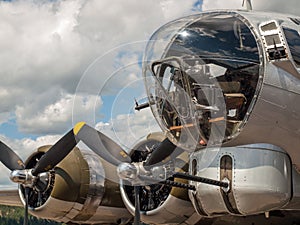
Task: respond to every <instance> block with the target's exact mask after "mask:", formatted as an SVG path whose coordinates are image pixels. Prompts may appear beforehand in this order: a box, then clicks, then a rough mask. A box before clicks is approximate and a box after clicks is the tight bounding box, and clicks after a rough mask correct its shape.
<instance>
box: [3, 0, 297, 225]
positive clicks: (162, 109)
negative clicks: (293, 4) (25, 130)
mask: <svg viewBox="0 0 300 225" xmlns="http://www.w3.org/2000/svg"><path fill="white" fill-rule="evenodd" d="M245 4H246V5H247V9H246V10H218V11H207V12H202V13H200V14H195V15H190V16H187V17H183V18H179V19H177V20H174V21H171V22H169V23H167V24H165V25H163V26H162V27H160V28H159V29H158V30H157V31H156V32H155V33H154V34H153V35H152V37H151V38H150V40H149V43H148V45H147V47H146V50H145V54H144V60H143V61H144V65H143V76H144V81H145V87H146V91H147V95H148V102H146V103H144V104H140V105H139V104H137V105H136V109H137V110H142V109H143V108H145V107H150V108H151V110H152V112H153V115H154V116H155V118H156V120H157V122H158V124H159V125H160V127H161V129H162V133H152V134H149V136H148V137H147V138H146V139H145V140H143V141H142V142H140V143H138V144H137V145H136V146H134V147H133V148H132V150H131V151H130V152H126V151H124V150H123V149H122V148H121V147H120V146H119V145H118V144H117V143H116V142H114V141H113V140H112V139H110V138H109V137H107V136H105V135H104V134H103V133H101V132H99V131H97V130H95V129H94V128H92V127H91V126H89V125H87V124H86V123H84V122H79V123H77V124H76V125H75V126H74V128H73V129H72V130H70V131H69V132H67V133H66V134H65V135H64V136H63V137H62V138H61V139H60V140H59V141H58V142H57V143H55V144H54V145H53V146H42V147H40V148H38V149H37V150H36V151H34V152H33V153H32V155H31V156H30V157H29V158H28V159H27V160H26V161H25V162H23V160H22V159H21V158H20V157H19V156H18V155H17V154H16V153H15V152H14V151H13V150H12V149H10V148H9V147H8V146H7V145H5V144H4V143H2V142H1V143H0V160H1V162H2V163H3V164H4V165H5V166H6V167H7V168H8V169H10V170H11V175H10V179H11V180H12V181H13V182H16V183H18V184H19V189H18V190H10V191H6V190H2V191H1V192H0V193H1V194H0V203H1V204H6V205H19V206H24V208H25V219H24V224H25V225H26V224H27V223H28V221H27V217H28V213H30V214H32V215H34V216H37V217H39V218H46V219H50V220H54V221H58V222H64V223H66V224H131V223H134V224H140V223H144V224H199V225H207V224H210V225H217V224H222V225H226V224H230V225H233V224H243V225H245V224H250V225H252V224H260V225H267V224H273V225H274V224H285V225H288V224H300V213H299V212H300V211H299V210H300V174H299V173H300V149H299V150H298V148H300V129H299V128H300V18H299V17H296V16H292V15H284V14H278V13H272V12H258V11H252V10H251V2H250V1H249V0H247V1H246V2H245ZM79 141H82V142H83V143H85V144H86V145H87V146H88V147H89V148H90V149H91V150H92V151H87V150H84V149H79V148H78V147H76V145H77V144H78V142H79Z"/></svg>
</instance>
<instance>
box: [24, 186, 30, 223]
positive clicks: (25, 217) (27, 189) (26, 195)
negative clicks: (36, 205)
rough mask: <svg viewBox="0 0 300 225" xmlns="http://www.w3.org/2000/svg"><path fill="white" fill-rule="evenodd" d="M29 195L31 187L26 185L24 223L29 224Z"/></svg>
mask: <svg viewBox="0 0 300 225" xmlns="http://www.w3.org/2000/svg"><path fill="white" fill-rule="evenodd" d="M28 195H29V187H25V212H24V221H23V224H24V225H27V224H28Z"/></svg>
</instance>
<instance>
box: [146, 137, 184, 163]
mask: <svg viewBox="0 0 300 225" xmlns="http://www.w3.org/2000/svg"><path fill="white" fill-rule="evenodd" d="M175 149H176V150H175ZM182 152H183V150H182V149H181V148H177V146H176V145H174V144H173V143H172V142H171V141H170V140H169V139H168V138H166V139H165V140H163V141H162V142H161V143H160V144H159V145H158V146H157V148H155V149H154V150H153V152H152V153H151V155H150V157H149V158H148V159H147V161H146V162H145V164H144V165H145V166H151V165H154V164H157V163H165V162H164V160H165V159H166V158H167V157H169V156H170V155H171V154H172V153H173V154H172V157H171V158H170V159H174V158H176V157H177V156H178V155H180V154H181V153H182Z"/></svg>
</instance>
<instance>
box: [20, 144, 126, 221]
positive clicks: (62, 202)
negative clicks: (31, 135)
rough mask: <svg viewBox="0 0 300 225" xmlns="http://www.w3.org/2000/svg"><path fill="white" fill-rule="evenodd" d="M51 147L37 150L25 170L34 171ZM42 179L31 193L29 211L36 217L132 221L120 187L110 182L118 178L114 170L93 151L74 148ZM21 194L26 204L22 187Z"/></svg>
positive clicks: (65, 219) (60, 219)
mask: <svg viewBox="0 0 300 225" xmlns="http://www.w3.org/2000/svg"><path fill="white" fill-rule="evenodd" d="M49 148H50V146H43V147H40V148H38V150H37V152H34V153H33V154H32V155H31V156H30V157H29V158H28V159H27V161H26V162H25V164H26V167H28V168H33V167H34V165H35V164H36V163H37V161H38V160H39V159H40V158H41V157H42V156H43V154H44V153H45V152H46V151H47V150H49ZM41 177H42V178H41V179H40V181H39V182H38V184H37V185H36V186H35V187H33V188H31V189H30V193H29V212H30V213H31V214H32V215H34V216H37V217H40V218H45V219H51V220H55V221H59V222H64V223H74V224H83V223H84V224H86V223H87V224H96V223H97V224H99V223H109V224H126V223H127V222H128V221H129V220H131V218H132V215H131V214H130V213H129V212H128V211H127V209H126V208H125V206H124V204H123V201H122V198H121V195H120V189H119V184H117V183H114V182H112V181H111V180H112V179H117V174H116V172H115V170H114V169H112V168H111V165H110V164H108V163H106V162H104V161H103V160H102V159H101V158H100V157H99V156H98V155H96V154H95V153H93V152H91V151H82V150H79V149H78V148H74V149H73V151H71V152H70V154H69V155H68V156H67V157H66V158H65V159H64V160H63V161H62V162H60V163H59V164H58V165H57V166H56V167H55V168H54V170H52V171H50V172H47V173H43V174H42V176H41ZM107 177H109V179H107ZM19 193H20V197H21V201H22V202H23V204H24V202H25V201H24V189H23V188H22V187H21V186H20V188H19Z"/></svg>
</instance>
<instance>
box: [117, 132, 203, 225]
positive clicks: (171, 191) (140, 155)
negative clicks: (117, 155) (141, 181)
mask: <svg viewBox="0 0 300 225" xmlns="http://www.w3.org/2000/svg"><path fill="white" fill-rule="evenodd" d="M163 139H164V136H163V135H162V134H161V133H155V134H151V135H149V136H148V138H147V140H145V141H142V142H140V143H138V144H137V145H136V146H135V147H134V148H133V149H134V152H132V153H131V158H132V159H133V160H134V161H143V160H145V159H146V157H147V155H148V154H149V153H150V152H151V150H153V148H155V147H156V146H157V145H158V144H159V143H160V142H161V141H162V140H163ZM177 160H179V161H181V163H179V164H181V165H182V166H183V167H182V168H178V167H177V168H175V169H177V170H181V171H185V172H187V170H188V164H187V162H188V154H187V153H183V154H182V155H180V156H179V157H178V159H177ZM180 167H181V166H180ZM175 181H179V182H182V183H184V182H185V183H186V181H184V180H180V179H175ZM141 189H142V190H141V191H140V208H141V220H142V221H143V222H144V223H147V224H181V223H183V222H184V223H185V224H195V223H196V222H197V221H198V220H199V219H200V216H199V215H197V213H196V212H195V210H194V208H193V206H192V204H191V202H190V200H189V197H188V191H187V190H186V189H181V188H175V187H170V186H166V185H162V184H151V185H147V186H143V187H141ZM121 195H122V199H123V201H124V204H125V206H126V208H127V209H128V210H129V212H130V213H131V214H132V215H134V211H135V207H134V205H135V200H134V188H133V187H132V186H126V185H121Z"/></svg>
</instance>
